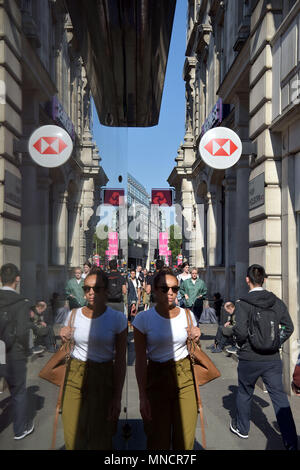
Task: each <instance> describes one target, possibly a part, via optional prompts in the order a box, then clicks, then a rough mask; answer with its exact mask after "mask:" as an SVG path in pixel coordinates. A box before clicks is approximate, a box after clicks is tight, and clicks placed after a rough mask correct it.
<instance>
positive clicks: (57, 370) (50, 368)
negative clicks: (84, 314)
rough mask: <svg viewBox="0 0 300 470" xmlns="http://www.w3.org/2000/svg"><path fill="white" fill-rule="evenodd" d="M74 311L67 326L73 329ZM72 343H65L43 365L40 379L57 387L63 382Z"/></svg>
mask: <svg viewBox="0 0 300 470" xmlns="http://www.w3.org/2000/svg"><path fill="white" fill-rule="evenodd" d="M75 314H76V309H74V310H72V313H71V316H70V320H69V323H68V326H70V327H73V325H74V321H75ZM72 348H73V344H72V341H67V342H66V343H64V344H63V345H62V346H61V348H60V349H59V350H58V351H56V352H55V353H54V354H53V356H51V358H50V359H49V361H48V362H47V363H46V364H45V365H44V367H43V368H42V370H41V371H40V373H39V377H40V378H41V379H44V380H47V381H48V382H51V383H53V384H54V385H57V386H58V387H60V386H61V384H62V383H63V382H64V379H65V373H66V367H67V363H68V360H69V359H70V354H71V352H72Z"/></svg>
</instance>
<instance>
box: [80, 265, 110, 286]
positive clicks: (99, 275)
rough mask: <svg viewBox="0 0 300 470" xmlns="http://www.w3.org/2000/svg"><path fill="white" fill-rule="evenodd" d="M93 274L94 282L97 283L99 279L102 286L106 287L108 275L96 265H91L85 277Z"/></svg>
mask: <svg viewBox="0 0 300 470" xmlns="http://www.w3.org/2000/svg"><path fill="white" fill-rule="evenodd" d="M95 275H96V276H97V281H96V284H98V283H99V281H101V282H102V283H103V286H104V288H105V289H107V288H108V276H107V274H106V273H105V272H104V271H103V270H102V269H101V268H98V266H95V267H94V266H93V267H92V269H91V270H90V272H89V273H88V275H87V276H86V278H85V279H87V278H88V277H90V276H95Z"/></svg>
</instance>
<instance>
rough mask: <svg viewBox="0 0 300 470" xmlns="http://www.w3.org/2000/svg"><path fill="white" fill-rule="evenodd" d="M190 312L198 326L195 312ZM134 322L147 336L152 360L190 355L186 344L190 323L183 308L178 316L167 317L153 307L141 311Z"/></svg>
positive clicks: (176, 358) (180, 357)
mask: <svg viewBox="0 0 300 470" xmlns="http://www.w3.org/2000/svg"><path fill="white" fill-rule="evenodd" d="M190 313H191V318H192V322H193V324H194V326H197V321H196V319H195V317H194V314H193V313H192V312H190ZM132 324H133V326H134V327H135V328H137V329H138V330H139V331H140V332H141V333H143V334H144V335H146V336H147V345H146V348H147V357H148V358H149V359H151V360H152V361H156V362H166V361H169V360H171V359H173V360H175V361H179V360H180V359H184V358H185V357H186V356H187V355H188V350H187V346H186V339H187V331H186V328H187V326H188V323H187V318H186V313H185V310H184V309H183V308H180V313H179V314H178V315H177V317H175V318H165V317H162V316H161V315H160V314H159V313H157V311H156V309H155V307H152V308H150V309H149V310H144V311H143V312H140V313H139V314H138V315H137V316H136V317H135V319H134V321H133V323H132Z"/></svg>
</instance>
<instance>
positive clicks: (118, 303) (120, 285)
mask: <svg viewBox="0 0 300 470" xmlns="http://www.w3.org/2000/svg"><path fill="white" fill-rule="evenodd" d="M109 269H110V272H109V273H108V274H107V276H108V289H107V292H108V303H107V306H109V307H111V308H112V309H113V310H118V311H120V312H123V313H124V300H123V299H124V296H126V292H127V288H126V280H125V278H124V276H122V274H121V273H120V272H119V271H118V269H117V262H116V260H111V261H110V262H109Z"/></svg>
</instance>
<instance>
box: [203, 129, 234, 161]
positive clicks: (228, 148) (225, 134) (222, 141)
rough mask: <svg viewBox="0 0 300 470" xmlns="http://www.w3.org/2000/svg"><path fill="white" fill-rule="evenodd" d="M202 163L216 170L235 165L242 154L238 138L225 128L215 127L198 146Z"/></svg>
mask: <svg viewBox="0 0 300 470" xmlns="http://www.w3.org/2000/svg"><path fill="white" fill-rule="evenodd" d="M199 150H200V155H201V158H202V159H203V161H204V162H205V163H206V164H207V165H208V166H210V167H211V168H215V169H218V170H225V169H227V168H230V167H232V166H233V165H235V164H236V163H237V162H238V160H239V159H240V157H241V154H242V143H241V140H240V138H239V136H238V135H237V134H236V133H235V132H233V131H232V130H231V129H228V128H227V127H216V128H213V129H210V130H209V131H207V132H206V133H205V134H204V135H203V137H202V139H201V141H200V144H199Z"/></svg>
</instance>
